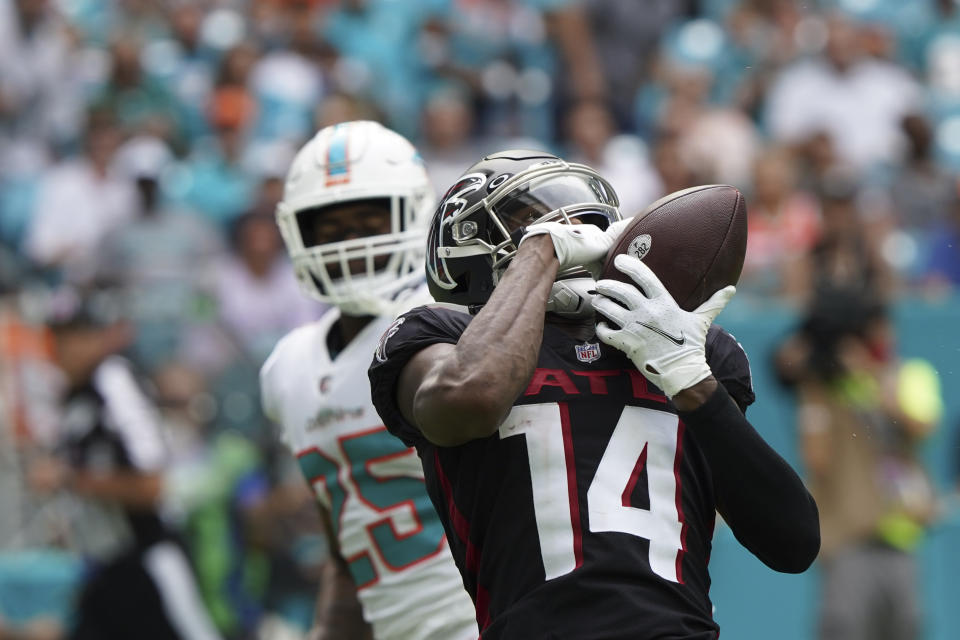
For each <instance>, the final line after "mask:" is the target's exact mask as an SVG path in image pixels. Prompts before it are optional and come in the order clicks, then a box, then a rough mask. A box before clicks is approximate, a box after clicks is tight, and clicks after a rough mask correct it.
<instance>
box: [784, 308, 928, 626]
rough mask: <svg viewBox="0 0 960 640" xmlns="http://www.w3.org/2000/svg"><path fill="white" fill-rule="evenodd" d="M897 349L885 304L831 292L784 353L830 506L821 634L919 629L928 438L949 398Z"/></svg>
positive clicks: (814, 486)
mask: <svg viewBox="0 0 960 640" xmlns="http://www.w3.org/2000/svg"><path fill="white" fill-rule="evenodd" d="M895 350H896V347H895V340H894V334H893V328H892V325H891V323H890V320H889V318H888V316H887V313H886V310H885V308H884V306H883V304H881V303H877V302H875V301H873V300H871V299H870V298H868V297H865V296H863V295H850V294H849V293H845V292H835V293H833V294H828V293H826V292H825V293H824V294H822V295H820V296H818V297H817V300H816V302H815V304H814V305H813V307H812V308H811V309H810V311H809V313H808V316H807V319H806V321H805V322H804V324H803V326H802V328H801V330H800V331H799V332H798V333H797V334H796V335H795V336H793V337H791V338H790V339H789V340H787V341H786V342H785V343H784V345H782V346H781V347H780V349H779V350H778V352H777V358H776V360H777V362H776V364H777V370H778V373H779V374H780V376H781V379H783V380H784V381H786V382H789V383H791V384H793V385H795V389H796V392H797V397H798V403H799V406H798V428H799V431H800V442H801V453H802V455H803V459H804V462H805V464H806V468H807V473H808V474H809V478H810V479H809V482H810V489H811V492H812V493H813V495H814V497H815V499H816V501H817V506H818V507H819V509H820V526H821V536H822V546H821V556H820V559H821V569H822V573H821V575H822V581H823V582H822V591H821V612H820V630H819V638H820V639H821V640H853V639H863V640H866V639H868V638H869V639H870V640H887V639H888V640H917V639H919V638H920V637H921V607H920V602H919V599H918V593H919V589H918V584H917V575H916V571H917V569H916V558H915V556H914V551H915V550H916V549H917V547H918V545H919V544H920V543H921V541H922V539H923V535H924V530H925V529H926V527H927V526H929V524H930V523H931V521H932V520H933V518H934V515H935V496H934V492H933V487H932V484H931V482H930V480H929V478H928V475H927V472H926V470H925V469H924V468H923V466H922V464H921V462H920V459H919V456H918V446H919V444H920V443H921V442H922V441H923V440H924V439H925V438H926V437H928V436H929V435H930V434H931V433H932V432H933V430H934V429H935V427H936V426H937V423H938V422H939V420H940V416H941V413H942V410H943V400H942V398H941V395H940V384H939V380H938V377H937V372H936V370H935V369H934V368H933V367H932V366H931V365H930V364H929V363H927V362H926V361H924V360H918V359H912V360H906V361H900V360H898V358H897V356H896V352H895Z"/></svg>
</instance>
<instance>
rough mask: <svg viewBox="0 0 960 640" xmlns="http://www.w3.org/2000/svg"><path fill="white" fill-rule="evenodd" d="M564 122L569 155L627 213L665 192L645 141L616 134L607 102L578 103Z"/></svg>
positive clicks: (640, 207)
mask: <svg viewBox="0 0 960 640" xmlns="http://www.w3.org/2000/svg"><path fill="white" fill-rule="evenodd" d="M564 121H565V131H566V134H567V135H566V138H567V140H568V141H569V145H570V152H569V153H567V154H566V155H567V157H568V158H569V160H570V161H572V162H582V163H583V164H586V165H588V166H591V167H593V168H594V169H596V170H597V172H598V173H600V175H602V176H603V177H604V178H606V179H607V180H608V181H609V182H610V184H611V185H612V186H613V188H614V190H616V192H617V196H618V197H619V198H620V209H621V210H622V211H623V214H624V215H625V216H632V215H636V214H637V213H640V212H641V211H643V209H644V208H645V207H646V206H647V205H648V204H650V203H651V202H653V201H654V200H656V199H657V198H658V197H660V196H661V195H663V185H662V184H661V183H660V179H659V177H658V176H657V174H656V172H655V171H654V169H653V167H652V166H651V165H650V162H649V160H648V159H647V150H646V146H645V145H644V143H643V141H642V140H640V139H639V138H637V137H635V136H632V135H628V134H620V135H616V133H617V130H616V122H615V121H614V118H613V112H612V111H611V110H610V108H609V107H608V106H607V105H606V104H605V103H604V102H603V101H600V100H581V101H579V102H576V103H574V104H573V105H571V107H570V109H569V111H568V112H567V114H566V117H565V119H564ZM428 166H429V165H428ZM467 166H470V165H469V163H468V164H466V165H464V166H463V167H461V172H462V170H463V168H465V167H467ZM454 179H455V178H454ZM452 183H453V180H451V181H450V184H452Z"/></svg>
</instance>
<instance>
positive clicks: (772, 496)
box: [680, 385, 820, 573]
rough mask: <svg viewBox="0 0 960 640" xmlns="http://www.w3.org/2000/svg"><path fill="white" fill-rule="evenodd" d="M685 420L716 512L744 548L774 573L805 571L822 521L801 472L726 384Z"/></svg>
mask: <svg viewBox="0 0 960 640" xmlns="http://www.w3.org/2000/svg"><path fill="white" fill-rule="evenodd" d="M680 419H681V420H683V423H684V424H685V425H686V426H687V428H688V429H689V430H690V432H691V433H692V434H693V436H694V438H695V439H696V442H697V444H698V445H699V447H700V449H701V450H702V451H703V453H704V456H705V457H706V459H707V462H708V463H709V465H710V471H711V473H712V476H713V486H714V491H715V493H716V503H717V511H719V512H720V514H721V515H722V516H723V518H724V520H726V521H727V524H729V525H730V529H731V530H732V531H733V534H734V536H735V537H736V538H737V540H738V541H739V542H740V544H742V545H743V546H744V547H746V548H747V549H748V550H750V552H751V553H753V554H754V555H755V556H757V557H758V558H759V559H760V560H761V561H762V562H763V563H764V564H766V565H767V566H768V567H770V568H771V569H774V570H775V571H783V572H787V573H799V572H801V571H805V570H806V569H807V567H809V566H810V564H811V563H812V562H813V560H814V558H815V557H816V555H817V553H818V551H819V549H820V519H819V514H818V512H817V504H816V502H814V500H813V497H812V496H811V495H810V492H809V491H807V489H806V487H805V486H804V485H803V481H801V480H800V477H799V476H798V475H797V473H796V471H794V470H793V469H792V468H791V467H790V465H789V464H788V463H787V461H786V460H784V459H783V458H782V457H780V455H779V454H778V453H777V452H776V451H774V450H773V448H772V447H770V445H768V444H767V443H766V442H765V441H764V439H763V438H762V437H761V436H760V434H759V433H757V431H756V429H754V428H753V426H752V425H751V424H750V423H749V422H748V421H747V418H746V416H744V414H743V412H742V410H738V407H737V405H736V404H735V403H734V402H732V401H731V397H730V394H729V393H728V392H727V391H726V389H725V388H724V386H723V385H720V386H718V387H717V389H716V391H715V392H714V393H713V394H712V395H711V396H710V398H708V399H707V401H706V402H704V403H703V404H702V405H701V406H700V407H698V408H696V409H694V410H693V411H688V412H683V411H682V412H680Z"/></svg>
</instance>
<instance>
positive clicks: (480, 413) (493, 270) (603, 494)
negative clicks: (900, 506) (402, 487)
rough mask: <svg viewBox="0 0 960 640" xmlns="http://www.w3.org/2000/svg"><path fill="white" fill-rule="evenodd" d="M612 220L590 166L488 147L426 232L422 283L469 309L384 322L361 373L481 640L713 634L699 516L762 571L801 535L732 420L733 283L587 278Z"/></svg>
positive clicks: (765, 451) (627, 264) (793, 513)
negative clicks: (714, 288)
mask: <svg viewBox="0 0 960 640" xmlns="http://www.w3.org/2000/svg"><path fill="white" fill-rule="evenodd" d="M619 217H620V214H619V212H618V211H617V199H616V195H615V194H614V193H613V190H612V189H611V188H610V186H609V184H607V182H606V181H605V180H604V179H603V178H601V177H600V176H599V175H597V174H596V173H595V172H594V171H592V170H591V169H590V168H588V167H585V166H583V165H576V164H569V163H566V162H564V161H563V160H561V159H559V158H557V157H555V156H551V155H549V154H544V153H539V152H533V151H505V152H501V153H497V154H494V155H491V156H487V157H486V158H484V159H483V160H481V161H480V162H479V163H477V164H476V165H474V166H473V167H471V168H470V169H469V170H468V171H467V173H466V174H465V175H464V176H463V177H461V179H460V180H459V181H458V182H457V183H456V184H455V185H454V186H453V187H452V188H451V189H450V190H449V191H448V193H447V194H446V196H445V197H444V199H443V201H442V202H441V204H440V207H439V209H438V210H437V212H436V214H435V217H434V219H433V222H432V227H431V230H430V238H429V243H428V258H427V272H428V278H429V284H430V287H431V292H432V294H433V296H434V298H435V299H436V300H437V301H438V302H449V303H454V304H462V305H467V306H468V307H470V309H471V313H472V314H473V315H468V314H465V313H460V312H457V311H453V310H450V309H448V308H443V307H421V308H418V309H415V310H413V311H411V312H408V313H406V314H404V315H402V316H400V317H399V318H398V319H397V320H396V322H394V323H393V325H392V326H391V327H390V329H389V330H388V331H387V332H386V333H385V334H384V336H383V338H382V339H381V343H380V346H379V348H378V349H377V353H376V354H375V358H374V361H373V364H372V366H371V369H370V379H371V385H372V392H373V399H374V404H375V405H376V407H377V409H378V411H379V412H380V416H381V417H382V418H383V419H384V422H385V423H386V425H387V428H388V429H389V430H390V431H391V432H392V433H394V434H395V435H397V436H399V437H400V438H402V439H403V440H404V441H405V442H406V443H408V444H410V445H414V446H416V448H417V451H418V452H419V454H420V457H421V458H422V460H423V466H424V472H425V476H426V482H427V489H428V492H429V493H430V496H431V498H432V500H433V502H434V505H435V506H436V508H437V511H438V512H439V513H440V516H441V518H442V519H443V521H444V526H445V527H446V532H447V536H448V538H449V541H450V547H451V549H452V550H453V554H454V557H455V559H456V561H457V564H458V567H459V569H460V572H461V574H462V575H463V580H464V584H465V585H466V587H467V590H468V591H469V592H470V594H471V595H472V596H473V599H474V602H475V604H476V609H477V620H478V622H479V624H480V628H481V630H482V637H483V638H484V639H485V640H492V639H498V638H564V639H569V638H576V639H585V638H596V639H600V638H603V639H605V640H610V639H617V638H624V639H626V638H629V639H630V640H642V639H646V638H690V639H698V640H699V639H704V640H706V639H708V638H709V639H715V638H717V637H718V633H719V631H718V627H717V624H716V622H715V621H714V620H713V616H712V606H711V603H710V598H709V587H710V577H709V574H708V571H707V565H708V562H709V557H710V548H711V538H712V535H713V529H714V519H715V513H716V512H717V511H719V512H720V513H721V514H722V515H723V517H724V519H725V520H726V521H727V522H728V523H729V525H730V527H731V528H732V530H733V532H734V534H735V535H736V537H737V539H738V540H739V541H740V542H741V543H742V544H743V545H744V546H745V547H746V548H748V549H749V550H750V551H751V552H753V553H754V554H755V555H756V556H757V557H758V558H760V559H761V560H762V561H763V562H764V563H766V564H767V565H768V566H769V567H771V568H773V569H775V570H777V571H785V572H800V571H804V570H805V569H806V568H807V567H808V566H809V565H810V564H811V562H813V559H814V557H815V556H816V554H817V551H818V549H819V542H820V536H819V521H818V516H817V509H816V505H815V503H814V502H813V499H812V498H811V497H810V494H809V493H808V492H807V490H806V489H805V487H804V486H803V484H802V482H801V481H800V479H799V477H798V476H797V474H796V473H795V472H794V471H793V470H792V469H791V468H790V467H789V465H788V464H787V463H786V462H785V461H784V460H783V459H782V458H781V457H780V456H779V455H777V453H776V452H774V451H773V450H772V449H771V448H770V447H769V446H768V445H767V444H766V443H765V442H764V441H763V439H762V438H761V437H760V436H759V435H758V434H757V432H756V431H754V429H753V427H751V425H750V424H749V423H748V422H747V420H746V418H745V415H744V412H745V410H746V408H747V406H748V405H749V404H750V403H751V402H752V401H753V399H754V396H753V391H752V385H751V379H750V368H749V364H748V362H747V357H746V354H745V353H744V352H743V350H742V348H741V347H740V346H739V345H738V344H737V342H736V341H735V340H734V339H733V337H731V336H730V334H728V333H726V332H725V331H723V330H722V329H720V328H719V327H717V326H712V324H711V323H712V320H713V318H714V317H715V316H716V315H717V314H718V313H719V312H720V310H721V309H722V308H723V306H724V304H726V302H727V301H728V300H729V298H730V296H732V295H733V292H734V289H733V288H732V287H730V288H727V289H724V290H721V291H720V292H717V293H716V294H715V295H714V296H713V297H712V298H711V299H710V300H709V301H707V302H706V303H704V305H703V306H701V307H700V308H699V309H697V310H696V311H695V312H686V311H683V310H682V309H680V308H679V306H678V305H677V304H676V303H675V302H674V301H673V299H672V298H671V297H670V295H669V294H668V293H667V292H666V291H665V290H664V289H663V287H662V285H660V283H659V281H658V280H657V279H656V276H654V275H653V274H652V272H650V270H649V269H648V268H646V267H645V265H643V263H641V262H640V261H638V260H633V259H632V258H629V257H625V256H624V257H620V258H618V259H617V266H618V268H620V269H621V270H622V271H624V272H626V273H629V274H630V275H631V276H632V277H633V278H634V280H635V281H636V282H637V283H638V285H639V288H638V287H630V286H628V285H624V284H622V283H617V282H613V281H608V280H602V281H600V282H599V283H594V281H593V280H592V279H591V278H589V277H587V276H588V275H589V273H595V272H596V267H597V266H598V264H599V261H601V260H602V259H603V258H604V257H605V255H606V252H607V251H608V250H609V248H610V247H611V246H612V245H613V243H614V241H615V239H616V236H617V235H618V233H619V232H620V231H621V230H622V228H623V225H624V223H623V222H617V221H618V220H619ZM594 289H595V290H596V291H597V292H599V295H595V296H594V295H593V290H594ZM592 307H595V309H596V311H598V312H599V313H600V314H602V315H601V316H595V315H594V312H593V308H592ZM597 319H600V320H604V321H603V322H600V324H599V325H597V324H596V320H597ZM647 327H649V328H647ZM598 335H599V338H598ZM610 345H614V346H615V347H616V348H613V347H612V346H610Z"/></svg>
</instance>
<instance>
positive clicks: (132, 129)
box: [94, 36, 180, 144]
mask: <svg viewBox="0 0 960 640" xmlns="http://www.w3.org/2000/svg"><path fill="white" fill-rule="evenodd" d="M141 56H142V46H141V44H140V42H139V41H137V40H135V39H133V38H131V37H130V36H123V37H120V38H119V39H117V40H116V41H115V42H114V43H113V45H112V46H111V47H110V77H109V79H108V81H107V83H106V85H105V86H104V87H103V88H102V89H101V90H100V93H99V95H98V96H97V97H96V98H95V99H94V104H95V105H96V106H97V107H98V108H99V109H101V110H103V111H105V112H109V113H111V114H113V115H114V116H115V117H116V118H117V120H118V123H119V124H120V126H121V127H122V128H123V131H124V133H126V134H137V133H144V134H149V135H152V136H156V137H158V138H162V139H163V140H166V141H167V142H168V143H170V144H175V143H177V142H178V141H179V139H180V123H179V122H178V121H177V115H178V110H177V104H176V102H175V100H174V98H173V96H172V95H171V94H170V93H169V92H168V91H167V89H166V87H165V86H164V85H163V84H162V83H160V82H158V81H157V80H155V79H153V78H151V77H149V76H147V75H146V74H145V73H144V72H143V68H142V67H141V64H140V59H141Z"/></svg>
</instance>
